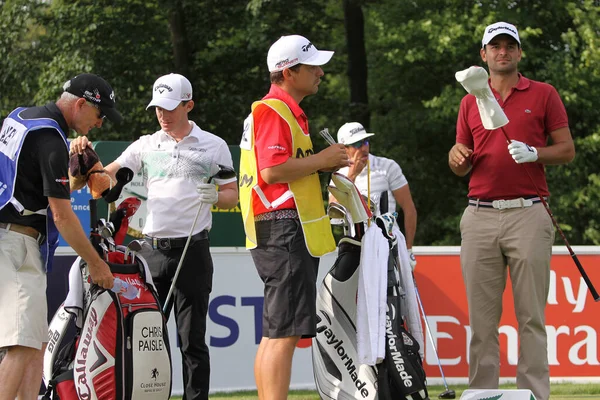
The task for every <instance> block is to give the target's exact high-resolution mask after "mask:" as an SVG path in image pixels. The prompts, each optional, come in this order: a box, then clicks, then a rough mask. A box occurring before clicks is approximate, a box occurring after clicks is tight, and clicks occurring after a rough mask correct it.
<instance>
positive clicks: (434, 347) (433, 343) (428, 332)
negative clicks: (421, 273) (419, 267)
mask: <svg viewBox="0 0 600 400" xmlns="http://www.w3.org/2000/svg"><path fill="white" fill-rule="evenodd" d="M413 283H414V286H415V294H416V295H417V296H416V297H417V302H418V303H419V309H420V310H421V314H423V320H424V321H425V328H426V329H427V336H429V341H430V342H431V346H432V347H433V351H434V352H435V358H437V362H438V366H439V367H440V374H442V380H443V381H444V387H445V388H446V391H448V390H450V389H448V383H446V377H445V376H444V370H443V369H442V363H441V362H440V356H439V354H438V351H437V348H436V346H435V341H434V340H433V336H432V335H431V329H429V322H427V315H426V314H425V309H424V308H423V303H422V302H421V295H420V294H419V289H417V281H416V280H415V276H414V275H413Z"/></svg>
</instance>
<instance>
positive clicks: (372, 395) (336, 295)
mask: <svg viewBox="0 0 600 400" xmlns="http://www.w3.org/2000/svg"><path fill="white" fill-rule="evenodd" d="M337 175H338V174H334V175H333V181H334V183H335V185H336V187H330V188H329V190H330V191H331V192H332V194H333V195H334V196H335V198H336V200H338V201H339V202H340V203H342V204H343V205H342V204H338V203H335V204H332V205H330V209H329V210H328V214H329V216H330V218H332V220H334V219H336V220H344V221H345V236H344V237H343V238H342V239H341V240H340V241H339V244H338V257H337V259H336V261H335V263H334V265H333V266H332V267H331V269H330V270H329V272H328V273H327V275H326V276H325V278H324V279H323V282H322V284H321V286H320V288H319V290H318V293H317V335H316V337H315V338H314V339H313V346H312V356H313V370H314V375H315V383H316V386H317V390H318V392H319V395H320V396H321V398H322V399H340V400H346V399H380V400H381V399H383V400H388V399H410V400H420V399H428V393H427V387H426V377H425V371H424V369H423V365H422V361H421V356H420V354H419V349H420V346H419V343H418V341H417V340H415V338H414V337H413V336H412V335H411V334H410V333H409V332H408V331H407V330H406V328H405V325H404V320H403V318H402V315H403V314H405V310H404V311H403V310H402V304H403V302H402V301H401V298H402V296H403V295H404V291H403V289H402V287H401V286H400V283H399V280H398V276H399V274H398V272H399V268H400V265H399V257H398V249H397V248H398V243H397V238H395V237H394V236H393V235H391V231H392V229H391V225H393V223H394V220H395V217H394V216H392V215H391V214H385V215H384V216H380V217H377V218H375V219H374V222H377V226H378V227H379V228H380V229H381V230H382V232H383V234H384V236H385V238H386V239H387V241H388V245H389V249H390V251H389V257H388V260H387V298H386V313H385V314H386V315H385V346H384V347H385V357H384V358H383V361H381V362H380V363H378V364H376V365H373V366H370V365H366V364H361V363H360V362H359V361H358V360H359V357H358V347H357V331H356V329H357V309H358V307H357V293H358V286H359V272H360V271H359V264H360V260H361V250H362V241H361V239H362V237H363V234H364V233H365V225H366V223H367V222H368V221H369V220H370V219H371V215H370V213H369V210H368V209H366V207H365V206H366V205H365V203H364V201H359V200H357V196H358V197H359V198H360V194H359V192H358V190H357V189H356V187H355V186H354V184H353V183H352V182H351V181H349V180H347V178H345V177H344V176H337ZM332 189H333V190H332ZM385 201H387V199H385ZM382 217H383V218H382ZM390 221H391V225H390ZM373 228H374V229H377V228H376V227H373ZM360 268H364V266H360Z"/></svg>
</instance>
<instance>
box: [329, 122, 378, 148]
mask: <svg viewBox="0 0 600 400" xmlns="http://www.w3.org/2000/svg"><path fill="white" fill-rule="evenodd" d="M373 135H374V133H367V131H366V129H365V127H364V126H362V125H361V124H360V123H358V122H346V123H345V124H344V125H342V126H341V127H340V129H338V133H337V139H338V143H341V144H343V145H346V146H347V145H350V144H352V143H356V142H360V141H361V140H363V139H366V138H368V137H369V136H373Z"/></svg>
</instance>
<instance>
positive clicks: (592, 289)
mask: <svg viewBox="0 0 600 400" xmlns="http://www.w3.org/2000/svg"><path fill="white" fill-rule="evenodd" d="M500 130H501V131H502V133H503V134H504V137H505V138H506V141H507V142H508V143H511V141H510V138H509V137H508V135H507V134H506V131H505V130H504V128H503V127H500ZM523 169H524V170H525V172H526V173H527V176H528V177H529V180H530V181H531V184H532V185H533V187H534V189H535V192H536V194H537V195H538V197H539V198H540V201H541V202H542V204H543V205H544V208H545V209H546V212H547V213H548V215H549V216H550V219H551V220H552V223H553V224H554V227H555V228H556V230H557V231H558V234H559V235H560V237H561V238H562V240H563V242H565V246H567V250H569V254H570V255H571V258H572V259H573V261H574V262H575V265H576V266H577V269H578V270H579V273H580V274H581V276H582V277H583V280H584V281H585V284H586V285H587V287H588V289H589V291H590V293H591V295H592V297H593V298H594V301H600V296H598V292H597V291H596V288H595V287H594V285H593V284H592V281H591V280H590V278H589V277H588V274H587V273H586V272H585V269H584V268H583V265H581V263H580V262H579V259H578V258H577V255H576V254H575V252H574V251H573V249H572V248H571V245H569V241H568V240H567V237H566V236H565V234H564V233H563V231H562V229H560V226H559V225H558V222H556V219H555V218H554V215H552V211H551V210H550V206H549V205H548V203H547V202H546V199H544V196H542V194H541V193H540V190H539V189H538V187H537V185H536V184H535V181H534V180H533V177H532V176H531V174H530V173H529V170H528V169H527V167H526V166H525V164H523Z"/></svg>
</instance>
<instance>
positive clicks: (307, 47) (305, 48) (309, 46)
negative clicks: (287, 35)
mask: <svg viewBox="0 0 600 400" xmlns="http://www.w3.org/2000/svg"><path fill="white" fill-rule="evenodd" d="M311 47H313V44H312V43H311V42H308V44H305V45H304V46H302V51H304V52H307V51H308V50H310V48H311Z"/></svg>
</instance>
